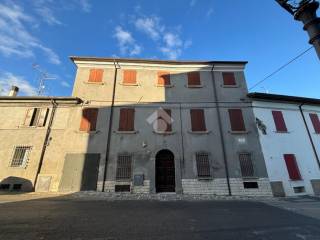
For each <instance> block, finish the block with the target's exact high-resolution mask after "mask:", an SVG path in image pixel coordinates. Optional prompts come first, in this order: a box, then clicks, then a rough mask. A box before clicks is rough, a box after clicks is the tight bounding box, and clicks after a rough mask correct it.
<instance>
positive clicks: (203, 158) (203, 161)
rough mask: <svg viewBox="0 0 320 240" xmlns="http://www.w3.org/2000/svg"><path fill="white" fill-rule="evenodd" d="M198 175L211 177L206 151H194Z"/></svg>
mask: <svg viewBox="0 0 320 240" xmlns="http://www.w3.org/2000/svg"><path fill="white" fill-rule="evenodd" d="M196 162H197V171H198V177H211V172H210V162H209V154H208V153H196Z"/></svg>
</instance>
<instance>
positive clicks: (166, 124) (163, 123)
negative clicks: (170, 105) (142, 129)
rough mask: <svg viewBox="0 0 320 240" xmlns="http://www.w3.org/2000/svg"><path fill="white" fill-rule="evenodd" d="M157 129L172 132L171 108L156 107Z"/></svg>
mask: <svg viewBox="0 0 320 240" xmlns="http://www.w3.org/2000/svg"><path fill="white" fill-rule="evenodd" d="M157 114H158V118H157V131H158V132H172V120H171V109H158V111H157Z"/></svg>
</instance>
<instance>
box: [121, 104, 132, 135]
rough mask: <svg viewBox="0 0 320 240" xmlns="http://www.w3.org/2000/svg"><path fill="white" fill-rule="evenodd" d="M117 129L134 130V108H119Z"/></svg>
mask: <svg viewBox="0 0 320 240" xmlns="http://www.w3.org/2000/svg"><path fill="white" fill-rule="evenodd" d="M119 131H134V109H133V108H121V109H120V121H119Z"/></svg>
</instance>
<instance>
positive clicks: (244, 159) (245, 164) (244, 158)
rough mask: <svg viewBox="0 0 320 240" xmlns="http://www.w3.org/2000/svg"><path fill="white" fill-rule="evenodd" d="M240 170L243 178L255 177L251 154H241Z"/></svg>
mask: <svg viewBox="0 0 320 240" xmlns="http://www.w3.org/2000/svg"><path fill="white" fill-rule="evenodd" d="M239 161H240V168H241V173H242V177H253V176H254V169H253V164H252V159H251V154H250V153H240V154H239Z"/></svg>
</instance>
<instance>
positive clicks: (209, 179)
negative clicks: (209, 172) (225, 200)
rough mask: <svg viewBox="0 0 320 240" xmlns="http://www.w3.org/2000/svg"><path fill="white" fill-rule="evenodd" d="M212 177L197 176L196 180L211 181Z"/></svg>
mask: <svg viewBox="0 0 320 240" xmlns="http://www.w3.org/2000/svg"><path fill="white" fill-rule="evenodd" d="M212 180H213V177H211V176H210V177H198V181H212Z"/></svg>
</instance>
